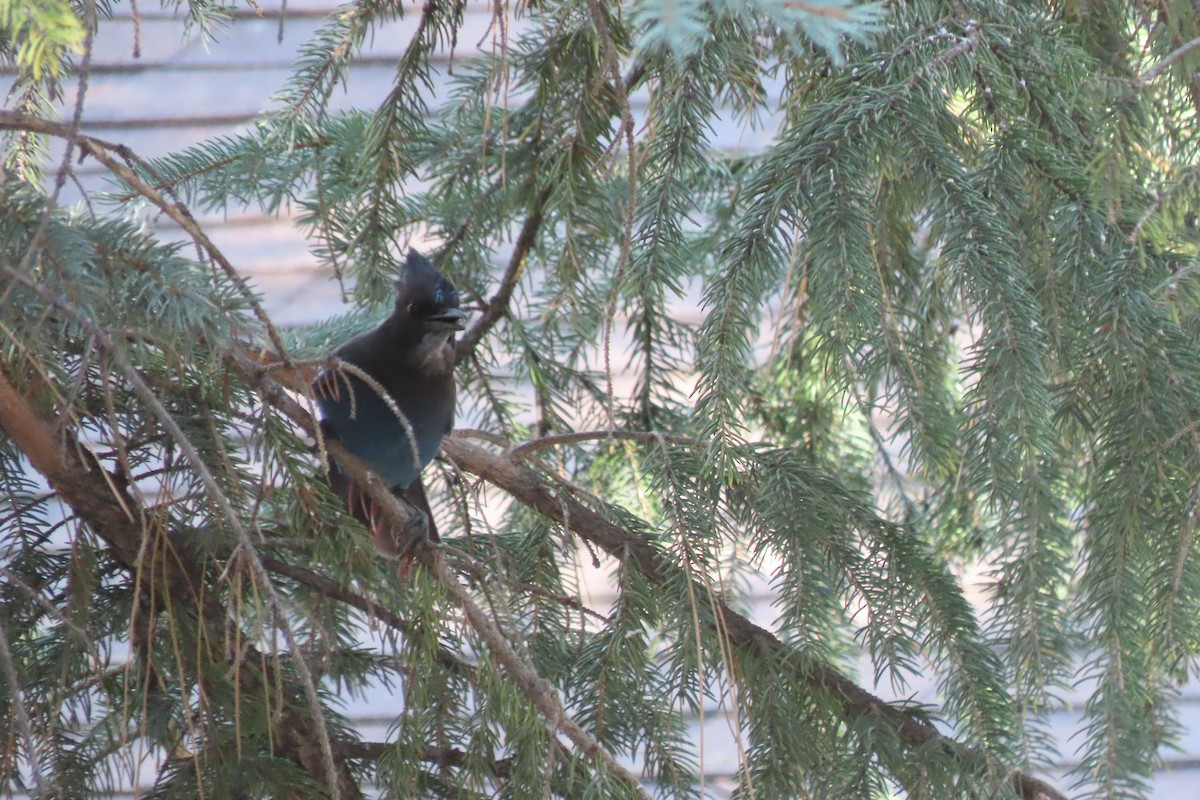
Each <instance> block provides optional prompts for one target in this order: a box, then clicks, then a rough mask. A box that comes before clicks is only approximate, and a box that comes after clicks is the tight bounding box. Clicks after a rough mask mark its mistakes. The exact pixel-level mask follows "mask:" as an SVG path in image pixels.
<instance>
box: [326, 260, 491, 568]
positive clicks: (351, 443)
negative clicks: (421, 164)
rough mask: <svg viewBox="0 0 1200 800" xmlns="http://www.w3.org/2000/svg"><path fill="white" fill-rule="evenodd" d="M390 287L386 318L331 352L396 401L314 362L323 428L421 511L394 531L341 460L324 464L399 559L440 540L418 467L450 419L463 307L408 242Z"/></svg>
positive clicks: (347, 371) (378, 541) (382, 547)
mask: <svg viewBox="0 0 1200 800" xmlns="http://www.w3.org/2000/svg"><path fill="white" fill-rule="evenodd" d="M396 292H397V294H396V306H395V308H394V309H393V311H392V314H391V316H390V317H388V318H387V319H386V320H384V321H383V323H382V324H381V325H380V326H379V327H378V328H376V329H375V330H373V331H370V332H368V333H364V334H362V335H361V336H356V337H355V338H353V339H351V340H350V341H348V342H346V343H345V344H343V345H342V346H341V347H339V348H338V349H337V350H336V351H334V355H335V356H336V357H337V358H339V359H341V360H342V361H345V362H347V363H349V364H352V365H353V367H356V368H357V369H358V370H361V371H362V372H363V373H365V374H366V375H368V376H370V377H371V378H372V379H373V382H374V383H376V384H377V385H378V388H379V389H382V390H383V391H384V392H386V394H387V396H388V398H390V400H391V403H392V404H394V406H395V407H394V408H393V407H391V405H389V403H388V402H387V401H386V400H385V399H384V398H383V397H381V396H380V393H379V391H378V390H377V388H376V387H373V386H371V385H370V384H371V382H368V381H364V380H363V379H362V378H361V377H359V376H358V375H356V374H354V372H355V370H354V369H353V368H344V367H343V368H329V369H325V370H322V372H321V373H320V374H319V375H318V376H317V378H316V380H315V381H314V382H313V393H314V394H315V395H316V400H317V407H318V408H319V410H320V414H321V429H322V432H323V433H324V434H325V436H326V437H329V438H336V439H337V440H338V441H340V442H341V443H342V444H344V445H345V446H346V447H347V448H348V449H349V450H350V451H351V452H353V453H354V454H355V455H357V456H358V457H359V458H360V459H362V460H363V462H364V463H365V464H366V465H367V466H368V467H370V469H371V471H372V472H374V473H375V474H376V475H378V476H379V477H380V479H382V480H383V482H384V484H386V485H387V486H389V487H391V489H392V493H393V494H395V495H396V496H397V497H399V498H401V499H402V500H404V501H406V502H408V503H409V505H411V506H412V507H414V508H416V509H417V510H418V511H420V512H421V513H422V515H424V520H422V519H420V515H418V516H417V517H415V518H414V520H413V521H412V522H410V524H409V525H408V526H406V527H405V529H404V530H395V527H394V526H393V525H391V524H390V522H389V521H388V520H386V519H384V518H383V516H382V515H381V514H379V513H378V511H377V509H376V507H375V504H374V503H373V502H372V501H371V498H370V497H369V496H368V495H367V494H366V493H365V492H364V491H363V490H362V488H361V487H360V486H358V485H357V484H355V483H354V481H353V480H351V478H350V476H349V475H348V474H346V472H345V471H344V470H343V469H342V468H341V467H339V466H338V465H337V464H332V465H331V466H330V474H329V482H330V485H331V486H332V487H333V490H334V491H335V492H337V494H338V495H339V496H340V497H341V498H342V500H343V501H344V502H345V503H346V508H347V509H348V510H349V511H350V513H351V514H352V515H353V516H354V517H355V518H356V519H357V520H359V521H360V522H362V523H363V524H364V525H366V526H367V528H368V530H370V531H371V533H372V534H373V535H374V537H375V549H376V550H378V551H379V552H380V553H381V554H382V555H385V556H388V557H391V558H404V557H405V556H408V555H411V553H412V550H413V547H414V545H415V544H416V543H417V542H418V541H420V539H421V538H422V537H423V536H428V538H429V539H430V540H432V541H437V540H438V535H437V530H436V528H435V527H434V524H433V515H432V514H431V513H430V510H429V501H428V499H426V497H425V488H424V486H423V485H422V484H421V480H420V475H421V470H422V469H423V468H424V467H425V466H426V465H427V464H428V463H429V462H430V461H432V460H433V457H434V456H435V455H437V451H438V448H439V447H441V444H442V438H443V437H444V436H445V435H446V434H447V433H449V432H450V427H451V426H452V425H453V423H454V334H455V332H456V331H461V330H462V329H463V327H464V321H465V320H466V318H467V315H466V314H464V313H463V312H462V311H460V310H459V308H458V292H457V291H455V289H454V286H453V285H452V284H451V283H450V281H448V280H447V279H446V277H445V276H444V275H442V274H441V273H440V272H438V271H437V270H436V269H434V268H433V265H432V264H430V263H429V261H428V260H426V259H425V257H424V256H422V255H421V254H420V253H418V252H417V251H416V250H409V251H408V258H407V260H406V261H405V262H404V267H403V270H402V271H401V273H400V277H398V278H397V279H396ZM397 412H399V413H398V414H397ZM422 523H424V524H425V525H427V526H428V527H427V528H425V529H423V524H422Z"/></svg>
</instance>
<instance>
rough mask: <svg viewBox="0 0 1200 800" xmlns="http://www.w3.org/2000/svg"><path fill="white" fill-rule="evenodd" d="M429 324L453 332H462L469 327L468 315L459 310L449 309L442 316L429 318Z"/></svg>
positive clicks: (437, 315)
mask: <svg viewBox="0 0 1200 800" xmlns="http://www.w3.org/2000/svg"><path fill="white" fill-rule="evenodd" d="M426 323H427V324H430V325H433V326H435V327H438V328H446V329H447V330H452V331H461V330H462V329H463V328H465V327H467V315H466V313H464V312H463V311H460V310H459V309H457V308H448V309H446V310H445V311H443V312H442V313H440V314H436V315H434V316H432V317H429V318H428V319H427V320H426Z"/></svg>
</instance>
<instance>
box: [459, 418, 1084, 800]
mask: <svg viewBox="0 0 1200 800" xmlns="http://www.w3.org/2000/svg"><path fill="white" fill-rule="evenodd" d="M442 447H443V449H444V450H445V452H446V454H447V455H448V456H449V457H450V458H451V460H453V461H454V462H455V464H457V465H458V467H459V468H460V469H462V470H463V471H464V472H468V473H471V474H472V475H477V476H478V477H480V478H483V479H484V480H486V481H487V482H489V483H491V484H493V485H495V486H497V487H499V488H501V489H503V490H504V491H506V492H507V493H508V494H510V495H512V496H513V497H514V498H515V499H516V500H518V501H519V502H521V503H523V504H524V505H527V506H529V507H530V508H533V509H535V510H536V511H538V512H540V513H541V514H543V515H544V516H546V517H549V518H550V519H552V520H554V521H556V522H558V523H559V524H562V525H567V524H568V522H569V526H570V531H571V532H572V533H573V534H575V535H577V536H579V537H580V538H582V539H584V540H585V541H588V542H590V543H592V544H594V545H597V546H599V547H600V548H602V549H603V550H604V551H605V552H607V553H609V554H610V555H612V556H613V557H615V558H617V559H620V560H622V561H632V562H633V563H634V564H635V565H636V566H637V568H638V569H639V570H640V571H641V572H642V573H643V574H645V575H646V576H647V577H648V578H649V579H650V580H652V581H654V582H656V583H658V584H659V585H660V586H661V585H665V584H671V585H679V584H680V583H685V582H687V581H689V580H690V579H689V578H687V577H686V576H684V575H683V574H682V573H681V571H680V569H679V567H678V566H677V565H675V564H673V563H671V562H670V561H668V560H667V559H666V558H665V557H664V556H663V554H662V553H661V552H659V551H658V550H657V549H656V548H655V547H654V546H653V545H651V544H650V543H649V542H647V541H646V540H645V539H643V538H642V537H640V536H638V535H636V534H635V533H633V532H632V531H630V530H628V529H626V528H624V527H622V526H620V525H617V524H616V523H614V522H611V521H610V520H608V519H607V518H605V517H604V516H602V515H600V514H599V513H597V512H596V511H594V510H592V509H591V508H589V507H587V506H585V505H583V504H582V503H580V502H578V501H577V500H575V499H574V498H573V497H572V496H570V495H568V494H564V493H561V492H556V491H555V490H554V489H553V488H551V487H550V486H549V485H547V483H546V482H545V481H544V480H543V479H542V478H541V477H539V476H538V475H537V474H536V473H534V472H533V471H532V470H530V469H529V468H528V467H525V466H523V465H522V464H520V463H518V462H517V460H516V459H515V458H513V457H512V456H511V455H497V454H495V453H492V452H490V451H488V450H485V449H483V448H481V447H478V446H476V445H472V444H468V443H466V442H464V441H462V440H461V439H459V438H457V437H455V436H449V437H447V438H446V439H445V440H444V441H443V443H442ZM695 588H696V591H697V592H698V593H704V591H705V587H702V586H697V587H695ZM714 610H715V611H716V617H715V619H712V620H710V624H711V625H712V627H713V629H714V630H715V631H717V632H719V633H721V634H723V635H725V636H727V637H728V640H729V642H730V643H731V644H733V645H734V646H737V647H740V648H743V649H744V650H746V651H747V652H759V653H763V654H768V655H770V656H771V657H772V658H773V659H776V660H779V661H781V662H784V663H787V664H789V665H790V666H791V668H792V669H793V671H794V672H795V674H796V675H797V676H798V677H800V678H801V679H802V680H803V681H804V682H806V683H808V684H809V685H810V686H812V688H813V689H814V690H815V691H819V692H821V693H823V694H825V695H826V696H828V697H830V698H831V699H833V700H835V701H836V702H837V703H838V704H839V705H840V706H841V708H842V712H843V713H844V714H845V715H846V716H847V717H850V718H853V719H859V720H865V719H876V720H879V721H881V722H883V723H885V724H886V725H887V726H888V727H890V728H892V729H893V730H894V731H895V732H896V733H897V734H898V735H899V737H900V739H901V740H902V741H903V742H904V743H905V744H907V745H908V746H909V747H911V748H913V749H924V748H929V747H931V746H932V747H938V748H941V749H942V750H944V751H945V752H946V753H947V754H949V755H950V756H952V757H953V758H955V759H956V760H958V761H959V762H960V763H961V764H962V765H963V768H964V769H969V770H984V769H987V768H993V769H996V770H998V771H1000V772H1001V774H1003V773H1005V772H1008V769H1007V767H1005V766H1004V765H999V764H990V763H988V761H987V759H986V758H985V757H984V756H983V755H982V754H980V753H979V752H977V751H975V750H972V749H970V748H968V747H966V746H964V745H962V744H961V743H959V742H958V741H956V740H954V739H951V738H950V737H948V736H944V735H943V734H941V733H939V732H938V730H937V729H936V728H934V727H933V725H931V724H929V723H928V722H926V721H924V720H922V719H919V718H917V717H914V716H913V715H911V714H909V713H907V712H905V711H903V710H902V709H899V708H896V707H895V706H893V705H891V704H890V703H888V702H886V701H885V700H882V699H881V698H878V697H876V696H875V695H873V694H871V693H870V692H868V691H867V690H865V689H863V688H862V687H860V686H858V685H857V684H856V683H854V682H853V681H852V680H850V679H849V678H847V677H845V676H844V675H842V674H841V673H840V672H838V671H837V670H836V669H834V668H833V667H831V666H830V665H828V664H826V663H825V662H823V661H820V660H818V659H816V658H813V657H811V656H808V655H806V654H804V653H801V652H799V651H797V650H795V649H793V648H790V647H788V646H787V645H785V644H784V643H783V642H781V641H780V640H779V639H778V638H776V637H775V636H774V635H773V634H772V633H771V632H770V631H767V630H766V629H764V628H761V627H759V626H758V625H755V624H754V623H753V622H751V621H750V620H749V619H747V618H746V617H744V616H742V615H741V614H739V613H737V612H736V611H734V610H733V609H731V608H730V607H729V606H728V605H727V604H726V603H725V602H724V601H722V600H716V601H715V602H714ZM1010 777H1011V780H1012V783H1013V786H1014V788H1015V789H1016V790H1017V791H1018V792H1020V794H1021V795H1022V797H1025V798H1028V800H1038V799H1039V798H1041V799H1042V800H1066V798H1065V797H1064V795H1062V794H1061V793H1059V792H1058V791H1057V790H1055V789H1054V788H1053V787H1051V786H1050V785H1049V784H1047V783H1045V782H1044V781H1042V780H1039V779H1037V778H1033V777H1031V776H1028V775H1025V774H1024V773H1022V772H1019V771H1013V772H1011V776H1010Z"/></svg>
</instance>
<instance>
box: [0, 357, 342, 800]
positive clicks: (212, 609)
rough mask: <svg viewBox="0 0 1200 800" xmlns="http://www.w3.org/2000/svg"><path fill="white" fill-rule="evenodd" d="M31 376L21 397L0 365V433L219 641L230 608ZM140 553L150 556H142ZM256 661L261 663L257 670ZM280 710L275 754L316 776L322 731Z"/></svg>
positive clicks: (258, 680)
mask: <svg viewBox="0 0 1200 800" xmlns="http://www.w3.org/2000/svg"><path fill="white" fill-rule="evenodd" d="M37 380H38V379H35V382H34V383H33V388H32V389H31V390H30V394H29V395H26V394H22V393H21V392H20V391H18V390H17V388H16V387H15V386H14V385H13V383H12V382H11V380H10V379H9V376H8V375H7V374H6V373H5V371H4V370H3V369H0V430H3V431H4V433H5V435H7V436H8V437H9V438H10V439H11V440H12V441H13V443H14V444H15V445H16V446H17V447H18V448H19V449H20V450H21V451H22V452H23V453H25V455H26V456H27V457H28V458H29V461H30V463H31V464H32V465H33V468H34V469H36V470H37V471H38V472H40V473H41V474H42V475H44V476H45V477H46V479H47V480H48V481H49V482H50V485H51V486H53V487H54V489H55V490H56V491H57V492H58V494H59V496H60V497H61V498H62V499H63V500H64V501H65V502H66V503H67V504H68V505H70V506H71V507H72V508H73V509H74V510H75V513H76V514H78V515H79V517H80V519H82V520H83V521H84V522H86V523H87V525H88V526H89V527H90V528H91V529H92V530H93V531H94V532H95V533H96V534H97V535H98V536H100V538H102V539H103V540H104V541H105V542H107V543H108V545H109V546H110V547H111V548H112V551H113V555H114V557H115V558H116V560H117V561H118V562H120V563H121V564H122V565H123V566H124V567H125V568H126V570H128V571H129V573H130V574H132V575H134V576H135V577H136V578H137V579H138V580H139V581H140V583H141V586H140V587H139V588H140V590H141V591H145V592H147V593H163V594H166V595H170V593H172V592H184V593H185V595H186V596H185V597H183V598H182V602H186V603H188V604H191V605H193V606H194V607H195V608H196V609H197V611H198V613H199V618H200V619H202V620H204V624H206V625H208V626H215V630H213V631H211V632H210V633H209V634H208V636H207V638H208V639H209V641H212V642H219V641H222V640H223V639H224V637H225V630H224V627H225V625H226V624H227V623H228V620H229V613H228V610H227V609H226V608H225V607H224V606H223V605H222V604H221V603H220V602H219V601H218V600H217V599H216V598H215V597H214V595H213V594H212V593H211V592H205V591H203V588H202V578H201V576H200V575H199V574H198V572H197V569H196V567H197V566H198V564H199V563H200V560H199V559H195V558H189V557H187V550H188V548H187V547H186V546H185V545H184V544H182V543H180V542H177V541H175V537H173V536H171V535H170V534H169V533H168V532H167V531H165V530H163V529H162V528H161V527H159V526H156V525H155V524H154V523H153V520H152V517H151V516H150V515H148V514H147V513H146V512H145V510H144V509H143V508H142V507H141V504H140V502H139V501H138V499H137V498H135V497H133V496H132V495H131V494H130V493H129V491H128V489H127V487H126V486H125V483H124V480H123V479H121V478H120V476H113V475H110V474H108V473H107V472H105V471H104V470H103V469H101V467H100V465H99V464H97V463H96V462H95V461H93V460H90V459H88V458H87V457H85V455H84V454H85V453H88V451H87V449H86V448H85V447H84V446H83V445H82V444H81V443H80V442H78V441H77V440H76V439H75V438H74V437H73V436H71V435H70V434H69V433H68V432H64V431H61V430H59V429H58V428H57V427H56V426H55V425H54V424H52V423H51V422H49V421H47V420H45V419H43V418H42V417H41V416H39V415H38V413H37V412H36V411H35V410H34V409H35V408H41V407H45V408H50V407H52V404H51V403H50V402H49V399H48V396H47V395H48V394H49V393H48V387H46V386H45V384H39V383H38V382H37ZM34 398H36V400H35V399H34ZM158 537H166V540H167V547H166V548H162V547H159V546H157V545H155V544H153V543H152V542H151V540H152V539H156V538H158ZM164 550H165V551H166V552H165V553H163V551H164ZM143 553H145V554H151V555H150V557H149V558H147V557H145V556H143ZM155 555H157V556H158V557H154V556H155ZM147 561H149V563H147ZM176 600H177V602H178V601H179V600H180V598H178V597H177V598H176ZM256 664H257V665H262V666H261V667H258V668H256V667H255V666H254V665H256ZM237 666H238V667H239V668H238V669H237V670H236V673H237V679H238V682H239V684H240V689H241V691H243V692H246V693H248V694H254V695H261V694H262V693H264V692H266V691H270V690H271V689H269V688H268V687H274V686H275V685H276V684H277V682H278V680H279V676H276V675H274V674H273V673H274V670H273V668H272V667H269V666H266V665H265V661H264V660H263V659H261V658H260V657H259V656H258V655H257V654H255V653H252V652H251V653H249V654H248V655H247V656H246V657H244V658H242V659H240V661H239V663H238V664H237ZM259 669H261V670H262V672H260V671H259ZM282 714H283V719H282V721H281V723H280V725H279V740H278V745H277V746H278V747H279V748H280V752H282V753H283V754H284V755H286V756H287V757H289V758H291V759H292V760H294V761H295V762H296V763H297V764H299V765H300V766H301V767H302V768H303V769H304V770H305V771H306V772H308V774H309V775H311V776H312V777H313V778H314V779H316V780H319V779H320V778H321V777H322V776H324V775H325V772H326V766H327V765H326V761H325V754H324V753H323V752H322V748H321V747H319V746H317V742H319V741H320V740H321V738H322V737H321V735H319V733H318V731H316V730H314V728H313V722H312V720H311V719H309V718H306V717H305V716H303V715H301V714H299V713H297V712H296V711H295V710H294V709H290V708H285V709H283V711H282ZM335 766H336V776H334V777H335V780H336V782H337V785H336V786H335V787H333V788H334V791H336V792H337V793H338V795H340V796H341V797H342V798H344V800H348V799H349V798H352V797H360V796H361V791H360V790H359V788H358V784H357V781H355V779H354V776H353V775H352V774H351V773H350V771H349V769H348V768H347V766H346V764H345V762H344V761H343V762H341V763H338V764H337V765H335Z"/></svg>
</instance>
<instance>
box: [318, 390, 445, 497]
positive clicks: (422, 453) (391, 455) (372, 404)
mask: <svg viewBox="0 0 1200 800" xmlns="http://www.w3.org/2000/svg"><path fill="white" fill-rule="evenodd" d="M331 377H332V376H331ZM332 383H333V381H329V382H328V383H326V384H325V387H324V388H323V390H320V391H318V392H317V406H318V407H319V408H320V409H321V419H322V420H323V421H324V422H325V423H326V425H328V426H330V427H331V428H332V429H333V432H334V433H335V434H336V435H337V437H338V439H340V440H341V442H342V444H344V445H346V447H347V448H349V449H350V451H351V452H353V453H354V454H355V455H356V456H358V457H359V458H361V459H362V460H363V461H364V462H365V463H366V465H367V466H368V467H370V469H371V471H372V472H374V473H375V474H376V475H378V476H379V477H380V478H381V479H382V480H383V482H384V483H385V484H387V485H388V486H390V487H393V488H395V487H399V488H403V489H407V488H408V486H409V484H411V483H412V482H413V481H414V480H415V479H416V477H417V476H418V475H419V474H420V472H421V468H423V467H424V466H425V465H427V464H428V463H429V462H430V461H432V460H433V457H434V456H435V455H437V451H438V447H440V446H441V443H442V437H443V435H444V434H445V430H446V427H445V426H446V423H445V422H444V421H442V422H440V423H439V421H437V420H431V419H426V418H424V417H425V416H427V415H425V414H423V413H422V409H421V408H420V407H419V406H418V407H414V406H412V405H409V407H407V408H406V407H405V406H403V405H401V406H399V409H400V411H401V412H402V413H403V414H404V416H405V418H406V419H407V420H408V423H409V427H410V428H411V429H412V430H413V431H414V432H415V433H416V436H417V444H416V454H415V458H414V453H413V449H414V448H413V444H412V440H411V439H410V438H409V435H408V431H407V430H406V429H405V427H404V425H402V424H401V423H400V420H399V419H397V417H396V414H395V412H394V411H392V409H391V408H389V407H388V406H387V404H386V403H384V401H383V400H382V399H381V398H380V397H379V395H378V394H376V393H375V390H374V389H372V388H371V387H369V386H367V385H366V384H365V383H363V382H362V381H361V380H359V379H358V378H356V377H354V376H352V375H347V374H345V373H343V374H342V375H338V376H336V384H337V388H336V391H330V386H331V384H332Z"/></svg>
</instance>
